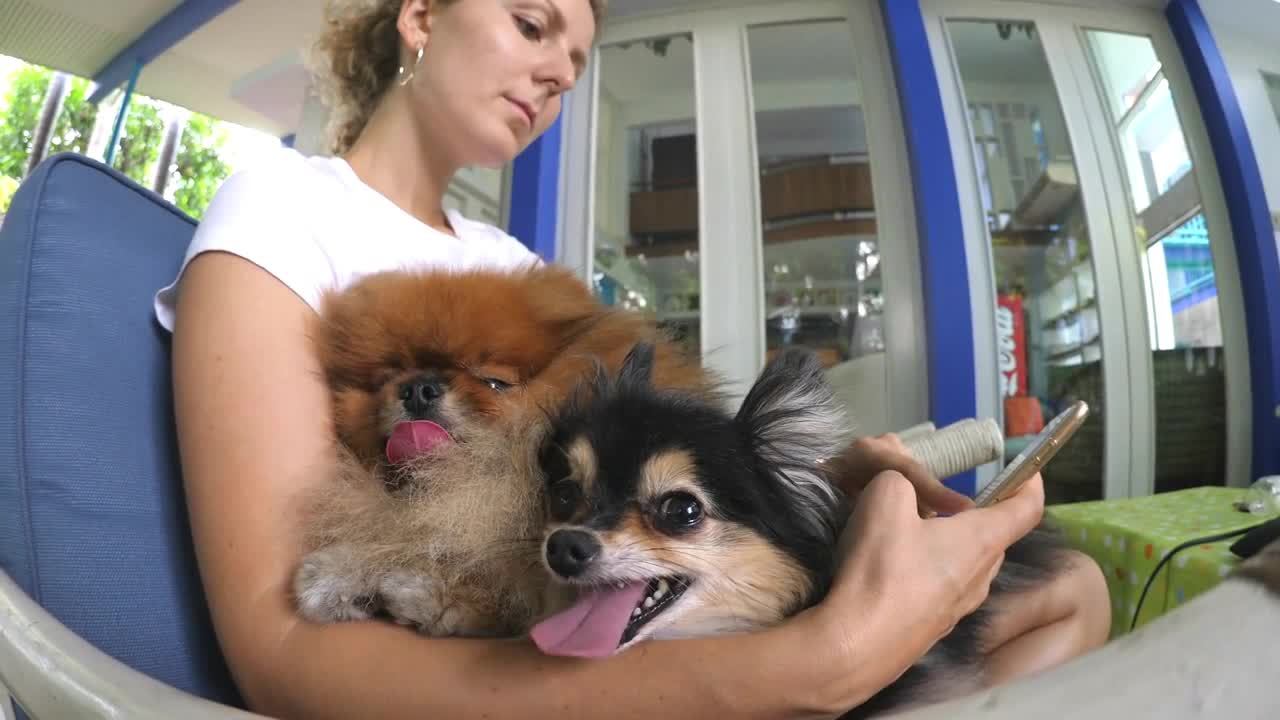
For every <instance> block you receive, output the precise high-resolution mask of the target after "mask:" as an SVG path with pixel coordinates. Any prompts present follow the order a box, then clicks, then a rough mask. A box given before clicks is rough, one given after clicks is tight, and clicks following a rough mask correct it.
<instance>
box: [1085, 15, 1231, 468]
mask: <svg viewBox="0 0 1280 720" xmlns="http://www.w3.org/2000/svg"><path fill="white" fill-rule="evenodd" d="M1086 37H1087V40H1088V47H1089V50H1090V53H1091V55H1092V58H1093V62H1094V64H1095V67H1096V68H1097V74H1098V76H1099V77H1100V78H1101V80H1102V82H1101V87H1100V88H1099V89H1100V91H1101V92H1102V93H1103V94H1104V96H1105V97H1107V98H1108V99H1109V100H1110V101H1111V102H1110V108H1111V119H1112V122H1113V124H1114V125H1113V127H1114V133H1115V137H1116V139H1117V140H1118V143H1119V147H1120V152H1121V154H1122V156H1123V163H1124V166H1125V168H1126V170H1127V171H1126V173H1125V179H1126V180H1127V185H1128V188H1129V195H1130V199H1131V203H1130V207H1131V209H1132V219H1133V223H1134V226H1135V228H1136V231H1137V234H1138V236H1137V238H1135V241H1136V242H1137V243H1138V247H1139V248H1140V250H1141V251H1142V253H1143V268H1144V272H1145V274H1146V277H1145V282H1146V295H1147V324H1148V328H1149V334H1150V338H1151V353H1152V367H1153V369H1154V371H1155V395H1156V397H1155V405H1156V429H1155V444H1156V470H1155V490H1156V492H1164V491H1168V490H1177V489H1180V488H1184V487H1193V486H1197V485H1219V484H1222V483H1223V482H1224V481H1225V479H1224V473H1225V470H1226V381H1225V377H1224V376H1225V366H1224V364H1223V362H1222V351H1223V347H1222V317H1221V315H1220V313H1219V312H1218V285H1217V279H1216V276H1215V274H1214V267H1213V255H1212V253H1211V252H1210V247H1209V232H1208V229H1207V227H1206V224H1205V219H1204V214H1203V207H1202V205H1201V198H1200V190H1199V187H1198V186H1197V184H1196V182H1197V181H1196V174H1195V168H1194V167H1193V165H1192V162H1191V157H1190V154H1189V153H1188V152H1187V144H1186V141H1185V140H1184V138H1183V133H1182V124H1181V122H1180V120H1179V119H1178V112H1177V106H1176V104H1175V98H1174V97H1173V94H1172V93H1171V92H1170V88H1169V81H1168V80H1167V79H1166V78H1165V75H1164V70H1163V66H1162V65H1161V63H1160V60H1159V58H1157V57H1156V52H1155V47H1154V46H1153V45H1152V43H1151V40H1150V39H1149V38H1147V37H1143V36H1140V35H1129V34H1125V33H1118V32H1110V31H1098V30H1090V31H1088V32H1087V33H1086Z"/></svg>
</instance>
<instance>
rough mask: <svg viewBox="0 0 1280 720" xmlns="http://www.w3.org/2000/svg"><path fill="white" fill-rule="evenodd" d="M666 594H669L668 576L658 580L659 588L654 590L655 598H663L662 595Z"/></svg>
mask: <svg viewBox="0 0 1280 720" xmlns="http://www.w3.org/2000/svg"><path fill="white" fill-rule="evenodd" d="M666 594H667V581H666V578H662V579H660V580H658V589H657V590H654V591H653V596H654V597H655V598H658V599H661V598H662V596H663V595H666Z"/></svg>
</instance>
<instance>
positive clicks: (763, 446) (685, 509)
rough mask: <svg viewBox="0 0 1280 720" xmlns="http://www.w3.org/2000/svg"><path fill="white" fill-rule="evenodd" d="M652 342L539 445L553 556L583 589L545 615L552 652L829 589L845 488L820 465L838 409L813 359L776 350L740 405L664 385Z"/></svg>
mask: <svg viewBox="0 0 1280 720" xmlns="http://www.w3.org/2000/svg"><path fill="white" fill-rule="evenodd" d="M650 352H651V350H650V349H649V348H648V347H647V346H645V345H638V346H637V347H636V349H635V350H634V351H633V352H632V354H631V355H630V356H629V357H628V358H627V360H626V362H625V363H624V365H623V367H622V370H621V372H620V373H619V375H618V378H617V379H616V381H610V380H608V379H606V378H605V377H604V376H603V375H601V376H600V377H598V378H597V379H596V381H595V383H594V384H593V386H592V387H591V388H590V390H589V391H585V392H583V393H581V394H580V395H578V396H577V397H576V398H575V399H574V400H573V401H571V402H570V403H569V404H568V405H567V406H566V409H565V411H564V412H563V413H561V414H560V415H559V416H558V417H557V418H556V419H555V421H554V422H553V424H552V427H553V433H552V435H551V436H550V437H549V439H548V441H547V442H546V443H545V445H544V446H543V448H542V451H541V454H540V460H539V462H540V467H541V469H542V471H543V473H544V475H545V478H546V482H547V484H546V494H545V503H546V520H547V522H546V525H545V534H544V542H543V553H542V555H543V561H544V563H545V565H546V568H547V570H548V571H549V572H550V573H551V574H552V576H553V577H554V578H556V579H558V580H559V581H561V582H563V583H568V584H570V585H572V586H574V587H575V588H576V590H577V591H578V595H579V596H580V600H579V601H578V603H577V604H575V605H574V606H573V607H570V608H569V609H567V610H565V611H563V612H561V613H558V614H556V615H553V616H551V617H549V618H547V619H545V620H543V621H542V622H541V623H540V624H539V625H538V626H537V627H535V629H534V631H533V638H534V640H535V642H537V643H538V644H539V646H540V647H541V648H542V649H543V650H544V652H549V653H553V654H568V655H579V656H591V657H597V656H602V655H607V654H610V653H612V652H616V651H617V650H619V649H621V648H625V647H628V646H630V645H632V644H634V643H636V642H639V641H641V640H643V639H644V638H649V637H659V638H671V637H689V636H697V635H706V634H712V633H721V632H730V631H736V630H745V629H749V628H753V627H759V626H762V625H768V624H771V623H774V622H777V621H778V620H780V619H781V618H783V617H785V616H786V615H788V614H790V613H792V612H794V611H796V610H798V609H800V608H801V607H803V606H804V605H805V604H806V603H808V602H809V601H810V599H811V598H812V597H813V595H814V594H815V593H816V592H821V591H823V590H824V589H825V587H824V586H825V582H826V576H827V572H828V568H829V567H830V564H831V556H832V546H833V542H834V536H835V527H836V526H835V520H834V518H835V515H836V514H835V512H834V509H835V507H836V506H837V502H838V500H837V498H836V495H835V492H834V491H833V490H832V489H831V486H830V485H829V484H828V483H826V482H825V481H824V479H823V478H822V476H821V474H820V472H819V470H818V468H819V467H820V465H819V463H820V462H821V460H822V459H823V458H826V457H829V456H831V455H832V454H834V453H835V452H836V451H837V450H838V448H839V447H840V437H839V436H840V434H841V432H842V431H843V422H842V416H841V414H840V412H839V406H838V405H837V403H836V401H835V398H834V395H833V394H832V393H831V391H830V389H829V388H828V387H827V386H826V385H825V383H824V382H823V380H822V376H821V368H820V366H819V365H818V363H817V362H816V361H815V360H814V359H813V357H812V356H811V355H809V354H805V353H795V352H793V353H784V354H782V355H781V356H779V358H778V359H776V360H775V361H774V362H773V363H772V364H771V365H770V366H769V367H768V368H767V369H766V370H765V372H764V373H763V374H762V375H761V376H760V378H759V380H758V381H757V383H756V384H755V386H754V387H753V389H752V390H751V392H750V393H749V394H748V396H747V398H746V400H745V401H744V403H743V405H742V408H741V410H740V411H739V413H738V414H737V416H733V415H730V414H729V413H726V412H725V411H724V410H723V409H721V408H720V407H718V406H716V405H714V404H709V403H705V402H702V401H699V400H695V399H693V398H691V397H690V396H689V395H688V394H687V393H683V392H670V391H663V390H657V389H655V388H654V387H653V386H652V385H651V384H650V382H649V372H650V363H651V357H652V356H651V354H650Z"/></svg>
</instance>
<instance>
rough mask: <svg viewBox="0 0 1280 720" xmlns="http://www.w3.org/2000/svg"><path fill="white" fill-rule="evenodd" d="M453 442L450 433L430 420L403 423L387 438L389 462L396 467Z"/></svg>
mask: <svg viewBox="0 0 1280 720" xmlns="http://www.w3.org/2000/svg"><path fill="white" fill-rule="evenodd" d="M451 442H453V437H452V436H450V435H449V432H448V431H447V430H445V429H444V428H442V427H440V426H439V425H437V424H435V423H433V422H431V421H430V420H410V421H407V422H402V423H399V424H397V425H396V426H395V429H393V430H392V431H391V437H389V438H387V461H388V462H390V463H391V464H393V465H394V464H397V463H400V462H403V461H405V460H408V459H409V458H412V457H414V456H416V455H420V454H422V453H424V452H428V451H430V450H434V449H435V448H437V447H440V446H441V445H445V444H448V443H451Z"/></svg>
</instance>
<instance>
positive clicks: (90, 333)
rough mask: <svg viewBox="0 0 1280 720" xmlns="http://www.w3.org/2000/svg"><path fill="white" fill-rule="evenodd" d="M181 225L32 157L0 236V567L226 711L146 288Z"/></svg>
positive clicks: (115, 183) (74, 621)
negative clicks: (33, 162) (33, 164)
mask: <svg viewBox="0 0 1280 720" xmlns="http://www.w3.org/2000/svg"><path fill="white" fill-rule="evenodd" d="M194 229H195V222H194V221H193V220H192V219H191V218H190V217H188V216H186V215H184V214H183V213H181V212H180V211H178V210H177V209H176V208H175V207H173V206H172V205H170V204H169V203H167V202H165V201H164V199H163V198H161V197H159V196H158V195H156V194H155V193H153V192H151V191H149V190H146V189H144V188H142V187H140V186H139V185H137V184H135V183H133V182H132V181H130V180H129V179H128V178H126V177H124V176H123V175H121V174H120V173H118V172H116V171H114V170H112V169H110V168H108V167H106V166H104V165H102V164H101V163H98V162H95V161H93V160H90V159H88V158H85V157H82V156H79V155H73V154H62V155H56V156H53V157H51V158H49V159H47V160H45V161H44V163H42V164H41V165H40V167H39V168H37V169H36V171H35V172H34V173H32V175H31V176H30V177H28V178H27V180H26V181H25V182H24V183H23V185H22V187H21V188H20V189H19V191H18V193H17V194H16V195H15V197H14V199H13V202H12V205H11V207H10V211H9V215H8V216H7V218H6V219H5V221H4V226H3V228H2V229H0V507H2V508H4V511H3V512H0V567H3V568H4V570H5V571H6V572H7V573H9V574H10V575H11V576H12V577H13V578H14V579H15V581H16V582H17V583H18V584H19V585H20V586H21V587H22V588H23V589H24V590H25V591H26V592H27V593H28V594H30V595H31V596H32V597H33V598H35V599H36V601H37V602H39V603H40V604H41V605H42V606H44V607H45V608H46V609H47V610H49V612H51V613H52V614H53V615H54V616H55V617H57V618H58V619H59V620H60V621H62V622H63V623H64V624H66V625H67V626H68V627H70V628H71V629H72V630H73V631H75V632H77V633H78V634H80V635H81V636H82V637H83V638H85V639H86V640H88V641H89V642H91V643H93V644H94V645H95V646H97V647H98V648H100V649H102V650H103V651H104V652H106V653H108V654H109V655H111V656H113V657H115V658H117V659H119V660H121V661H122V662H124V663H126V664H128V665H130V666H131V667H133V668H135V669H136V670H139V671H141V672H143V673H146V674H147V675H150V676H152V677H154V678H156V679H158V680H161V681H163V682H165V683H168V684H170V685H173V686H175V687H177V688H179V689H182V690H185V691H187V692H190V693H193V694H195V695H198V696H201V697H204V698H208V699H210V700H214V701H217V702H222V703H227V704H231V705H236V706H242V703H241V701H240V698H239V696H238V695H237V693H236V691H235V688H234V686H233V684H232V682H231V679H230V676H229V674H228V672H227V669H226V666H225V664H224V662H223V659H222V655H221V653H220V651H219V648H218V645H217V642H216V639H215V637H214V634H213V632H212V627H211V623H210V620H209V615H208V610H207V607H206V605H205V602H204V595H203V592H202V589H201V586H200V580H199V577H198V575H197V571H196V564H195V557H194V554H193V550H192V543H191V537H190V532H189V528H188V522H187V516H186V508H185V504H184V496H183V488H182V479H181V474H180V471H179V464H178V452H177V443H176V439H175V432H174V424H173V413H172V395H171V391H170V363H169V345H168V342H169V338H168V334H167V333H166V332H165V331H164V330H163V329H162V328H160V327H159V325H158V324H157V323H156V322H155V320H154V318H153V314H152V297H153V294H154V293H155V291H156V289H157V288H159V287H161V286H163V285H165V284H166V283H168V282H170V281H171V280H172V279H173V277H174V274H175V273H176V272H177V270H178V268H179V266H180V264H181V262H182V258H183V255H184V253H185V251H186V248H187V244H188V243H189V242H190V240H191V235H192V233H193V231H194Z"/></svg>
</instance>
